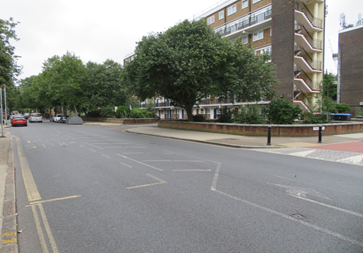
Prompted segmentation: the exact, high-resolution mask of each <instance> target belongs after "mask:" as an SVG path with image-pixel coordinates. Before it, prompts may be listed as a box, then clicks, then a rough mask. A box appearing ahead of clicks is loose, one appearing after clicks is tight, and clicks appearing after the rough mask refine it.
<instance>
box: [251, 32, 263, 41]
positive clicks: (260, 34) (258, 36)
mask: <svg viewBox="0 0 363 253" xmlns="http://www.w3.org/2000/svg"><path fill="white" fill-rule="evenodd" d="M261 39H263V31H259V32H256V33H254V34H253V41H256V40H261Z"/></svg>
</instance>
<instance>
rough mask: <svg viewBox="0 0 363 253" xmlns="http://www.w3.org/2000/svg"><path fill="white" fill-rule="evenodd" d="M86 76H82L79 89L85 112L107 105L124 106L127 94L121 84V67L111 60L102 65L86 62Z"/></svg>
mask: <svg viewBox="0 0 363 253" xmlns="http://www.w3.org/2000/svg"><path fill="white" fill-rule="evenodd" d="M86 68H87V74H86V75H85V76H84V78H83V80H82V83H81V89H82V90H83V96H84V100H83V101H82V106H83V108H84V109H86V110H95V109H97V108H99V107H100V108H102V107H105V106H108V105H113V106H117V105H126V104H127V103H126V100H127V97H128V92H127V89H126V88H125V86H124V85H123V84H122V67H121V65H120V64H119V63H117V62H114V61H113V60H106V61H105V62H104V63H103V64H97V63H94V62H88V63H87V65H86Z"/></svg>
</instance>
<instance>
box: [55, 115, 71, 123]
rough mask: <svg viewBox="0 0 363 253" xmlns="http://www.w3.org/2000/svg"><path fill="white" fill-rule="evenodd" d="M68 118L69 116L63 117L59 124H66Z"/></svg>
mask: <svg viewBox="0 0 363 253" xmlns="http://www.w3.org/2000/svg"><path fill="white" fill-rule="evenodd" d="M68 117H69V116H62V117H61V118H60V120H59V121H58V122H59V123H66V121H67V118H68Z"/></svg>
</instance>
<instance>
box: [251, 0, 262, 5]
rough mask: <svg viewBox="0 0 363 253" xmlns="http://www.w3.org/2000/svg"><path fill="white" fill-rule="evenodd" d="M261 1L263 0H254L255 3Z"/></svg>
mask: <svg viewBox="0 0 363 253" xmlns="http://www.w3.org/2000/svg"><path fill="white" fill-rule="evenodd" d="M259 1H261V0H253V2H252V3H253V4H255V3H258V2H259Z"/></svg>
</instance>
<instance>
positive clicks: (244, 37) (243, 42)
mask: <svg viewBox="0 0 363 253" xmlns="http://www.w3.org/2000/svg"><path fill="white" fill-rule="evenodd" d="M245 39H246V41H244V40H245ZM247 43H248V36H243V37H242V44H247Z"/></svg>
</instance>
